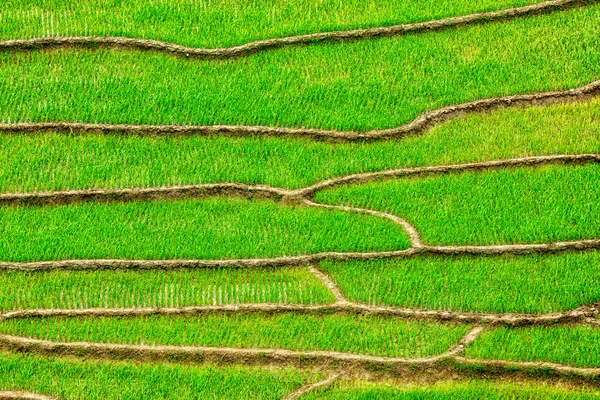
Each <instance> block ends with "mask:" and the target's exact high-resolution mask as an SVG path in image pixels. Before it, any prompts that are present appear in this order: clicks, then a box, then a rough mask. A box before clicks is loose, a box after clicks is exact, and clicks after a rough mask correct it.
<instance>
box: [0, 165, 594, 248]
mask: <svg viewBox="0 0 600 400" xmlns="http://www.w3.org/2000/svg"><path fill="white" fill-rule="evenodd" d="M586 163H600V154H567V155H550V156H532V157H521V158H511V159H503V160H493V161H482V162H473V163H465V164H449V165H437V166H424V167H414V168H400V169H391V170H384V171H376V172H365V173H359V174H351V175H346V176H341V177H338V178H332V179H326V180H323V181H320V182H318V183H316V184H314V185H311V186H307V187H304V188H300V189H295V190H290V189H283V188H276V187H271V186H266V185H248V184H243V183H210V184H197V185H183V186H160V187H150V188H126V189H89V190H66V191H52V192H32V193H2V194H0V206H1V205H7V206H17V205H57V204H72V203H79V202H86V201H94V202H110V201H150V200H171V199H182V198H205V197H213V196H232V197H243V198H255V197H256V198H265V199H272V200H281V201H283V202H285V203H287V204H302V203H304V204H305V205H309V206H312V207H322V208H337V209H340V210H343V211H352V212H359V213H363V214H371V215H375V216H379V217H382V218H386V219H389V220H391V221H393V222H395V223H397V224H399V225H401V226H402V227H403V228H404V229H405V230H406V231H407V233H408V234H409V236H410V238H411V240H412V242H413V243H414V244H415V245H417V247H419V246H418V245H419V244H421V239H420V237H419V234H418V232H417V231H416V229H415V228H414V227H412V226H411V225H410V224H409V223H408V222H407V221H405V220H403V219H402V218H399V217H397V216H394V215H391V214H386V213H382V212H378V211H373V210H367V209H359V208H354V207H343V206H332V205H327V204H318V203H315V202H312V201H310V200H309V199H310V198H312V197H313V196H314V194H315V193H316V192H318V191H320V190H326V189H331V188H334V187H338V186H342V185H352V184H359V183H365V182H370V181H375V180H384V179H392V178H401V177H414V176H433V175H443V174H449V173H456V172H467V171H483V170H494V169H501V168H512V167H535V166H543V165H552V164H564V165H579V164H586Z"/></svg>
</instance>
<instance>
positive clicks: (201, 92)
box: [0, 5, 600, 130]
mask: <svg viewBox="0 0 600 400" xmlns="http://www.w3.org/2000/svg"><path fill="white" fill-rule="evenodd" d="M599 19H600V5H592V6H589V7H585V8H578V9H573V10H570V11H565V12H558V13H553V14H550V15H543V16H536V17H531V18H525V19H519V20H515V21H510V22H506V23H498V24H483V25H478V26H470V27H466V28H460V29H456V30H450V31H444V32H431V33H427V34H423V35H414V36H407V37H399V38H385V39H381V40H368V41H359V42H353V43H343V44H327V45H325V44H324V45H315V46H307V47H301V48H298V47H296V48H287V49H282V50H278V51H274V52H266V53H261V54H255V55H253V56H251V57H249V58H243V59H238V60H230V61H222V62H215V61H197V60H196V61H192V60H186V59H180V58H174V57H171V56H169V55H164V54H152V53H143V52H136V51H119V50H97V51H86V50H69V49H65V50H60V51H49V52H48V51H40V52H27V53H3V54H1V55H0V92H2V93H3V96H2V97H1V98H0V110H1V112H0V120H4V121H9V120H10V121H47V120H50V121H56V120H62V121H74V120H77V121H87V122H107V123H108V122H122V123H158V124H160V123H168V124H170V123H176V124H178V123H179V124H188V123H192V124H210V125H212V124H218V123H220V124H247V125H279V126H306V127H323V128H338V129H358V130H364V129H370V128H383V127H394V126H398V125H400V124H402V123H404V122H407V121H409V120H411V119H413V118H414V117H415V116H416V115H418V114H420V113H422V112H424V111H426V110H430V109H435V108H438V107H440V106H443V105H447V104H451V103H460V102H464V101H469V100H474V99H479V98H484V97H490V96H494V95H505V94H514V93H521V92H537V91H540V90H548V89H565V88H571V87H575V86H579V85H581V84H585V83H588V82H590V81H593V80H595V79H598V78H600V42H599V41H598V40H597V39H598V36H599V35H600V24H598V23H597V21H598V20H599Z"/></svg>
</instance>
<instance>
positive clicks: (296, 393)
mask: <svg viewBox="0 0 600 400" xmlns="http://www.w3.org/2000/svg"><path fill="white" fill-rule="evenodd" d="M341 376H342V374H341V373H339V374H333V375H330V376H329V377H328V378H326V379H323V380H322V381H320V382H316V383H312V384H310V385H305V386H302V387H301V388H299V389H298V390H295V391H293V392H292V393H290V394H288V395H287V396H285V397H284V398H283V400H295V399H299V398H300V396H302V395H303V394H306V393H308V392H312V391H313V390H317V389H320V388H326V387H329V386H331V385H332V384H333V383H334V382H335V381H337V380H338V379H339V378H340V377H341Z"/></svg>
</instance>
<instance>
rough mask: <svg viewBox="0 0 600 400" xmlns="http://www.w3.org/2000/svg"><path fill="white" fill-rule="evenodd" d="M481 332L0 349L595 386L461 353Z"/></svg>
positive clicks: (544, 368) (9, 340)
mask: <svg viewBox="0 0 600 400" xmlns="http://www.w3.org/2000/svg"><path fill="white" fill-rule="evenodd" d="M482 331H483V328H482V327H475V328H473V329H472V330H471V331H469V332H468V333H467V334H466V335H465V336H464V337H463V338H462V339H461V340H460V342H459V343H458V344H457V345H455V346H453V347H452V348H450V349H449V350H448V351H446V352H444V353H442V354H439V355H436V356H431V357H425V358H394V357H380V356H370V355H361V354H351V353H340V352H334V351H293V350H282V349H239V348H227V347H222V348H221V347H201V346H198V347H191V346H148V345H130V344H107V343H91V342H53V341H48V340H40V339H31V338H24V337H19V336H12V335H0V348H3V349H6V350H9V351H16V352H21V353H37V354H42V355H47V356H65V355H66V356H75V357H86V358H90V357H91V358H99V359H115V360H137V361H170V362H191V363H204V362H211V363H215V364H232V363H235V364H238V363H240V362H243V363H244V364H254V365H277V366H279V365H291V366H296V367H301V368H305V367H308V366H319V368H321V369H333V370H343V371H353V372H357V371H367V372H369V371H370V372H372V371H373V368H376V369H378V370H380V371H384V372H385V373H388V374H391V375H394V376H403V377H406V376H424V375H427V376H428V377H429V378H430V379H436V378H437V379H439V378H441V377H446V378H447V377H448V376H449V375H450V376H453V377H455V376H456V375H458V376H461V375H462V376H470V377H472V376H473V374H478V375H484V376H492V377H493V376H496V377H497V376H507V377H515V376H516V377H529V378H530V379H531V378H532V377H536V376H537V377H553V376H554V377H564V378H566V379H569V380H573V381H583V382H586V383H592V384H598V378H599V377H600V368H580V367H572V366H568V365H562V364H554V363H547V362H516V361H503V360H478V359H470V358H465V357H464V356H462V354H464V349H465V347H466V346H467V345H468V344H469V343H472V342H473V341H475V340H476V339H477V338H478V336H479V335H480V334H481V332H482Z"/></svg>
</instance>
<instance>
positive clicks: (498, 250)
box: [0, 239, 600, 271]
mask: <svg viewBox="0 0 600 400" xmlns="http://www.w3.org/2000/svg"><path fill="white" fill-rule="evenodd" d="M597 249H600V239H591V240H574V241H569V242H555V243H541V244H513V245H491V246H423V247H422V248H414V247H411V248H408V249H405V250H392V251H379V252H365V253H355V252H324V253H316V254H311V255H304V256H283V257H274V258H253V259H226V260H225V259H223V260H215V259H210V260H200V259H198V260H194V259H188V260H183V259H182V260H177V259H174V260H125V259H91V260H77V259H74V260H60V261H32V262H19V261H14V262H13V261H2V262H0V271H3V270H4V271H47V270H59V269H60V270H111V269H138V270H144V269H153V270H171V269H186V268H189V269H193V268H277V267H303V266H306V265H310V264H316V263H319V262H321V261H368V260H382V259H392V258H409V257H417V256H430V255H440V254H444V255H449V254H451V255H483V256H500V255H508V254H511V255H516V254H519V255H522V254H545V253H559V252H566V251H589V250H597Z"/></svg>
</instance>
